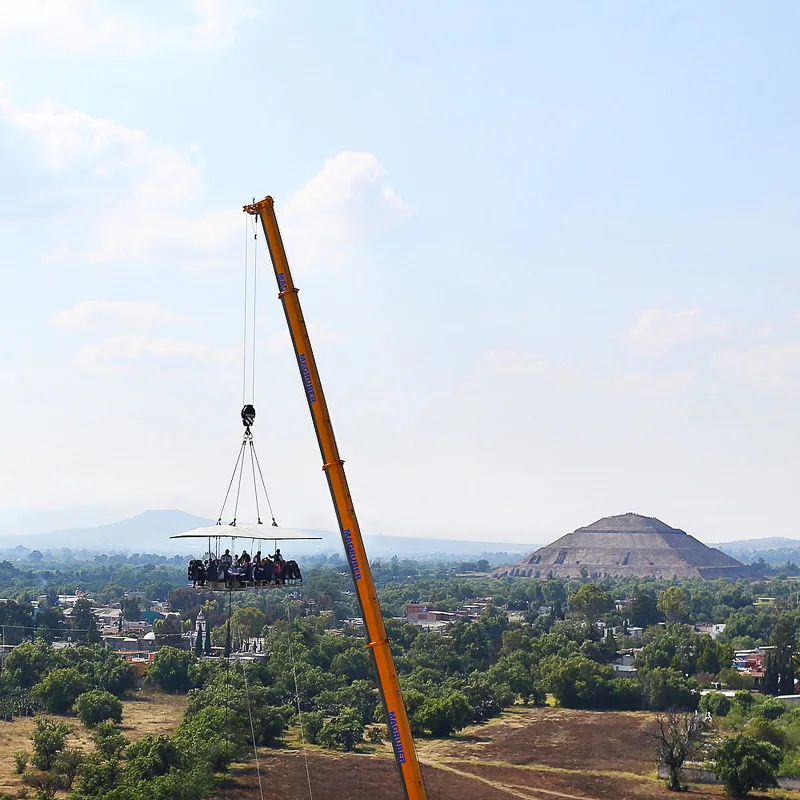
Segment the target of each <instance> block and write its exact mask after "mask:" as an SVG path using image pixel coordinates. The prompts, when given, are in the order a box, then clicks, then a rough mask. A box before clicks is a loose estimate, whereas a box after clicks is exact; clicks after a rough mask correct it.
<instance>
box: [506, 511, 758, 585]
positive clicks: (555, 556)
mask: <svg viewBox="0 0 800 800" xmlns="http://www.w3.org/2000/svg"><path fill="white" fill-rule="evenodd" d="M495 575H497V576H498V577H502V576H505V575H519V576H521V577H529V578H548V577H551V576H558V577H562V578H578V577H581V576H582V575H586V576H588V577H591V578H602V577H606V576H608V577H615V578H616V577H626V576H630V577H636V578H672V579H676V578H707V579H709V580H714V579H716V578H731V579H737V578H749V577H752V575H751V570H750V568H749V567H746V566H745V565H744V564H742V563H741V562H739V561H737V560H736V559H735V558H731V557H730V556H729V555H726V554H725V553H723V552H722V551H720V550H716V549H715V548H713V547H708V546H707V545H704V544H703V543H702V542H700V541H698V540H697V539H695V538H694V536H689V534H687V533H686V532H685V531H682V530H679V529H678V528H670V526H669V525H666V524H664V523H663V522H661V520H658V519H656V518H655V517H643V516H641V515H640V514H620V515H619V516H616V517H604V518H603V519H601V520H598V521H597V522H594V523H592V524H591V525H587V526H586V527H585V528H578V530H576V531H573V532H572V533H568V534H567V535H566V536H562V537H561V538H560V539H557V540H556V541H555V542H553V543H552V544H549V545H547V546H546V547H540V548H539V549H538V550H536V551H535V552H534V553H532V554H531V555H529V556H526V557H525V558H523V559H522V560H521V561H518V562H517V563H516V564H513V565H511V566H510V567H503V568H502V569H499V570H497V572H496V573H495Z"/></svg>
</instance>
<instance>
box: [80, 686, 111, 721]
mask: <svg viewBox="0 0 800 800" xmlns="http://www.w3.org/2000/svg"><path fill="white" fill-rule="evenodd" d="M75 713H76V714H77V715H78V719H80V721H81V722H82V723H83V724H84V725H85V726H86V727H87V728H94V727H95V726H96V725H97V724H99V723H100V722H105V721H106V720H111V721H113V722H116V723H120V722H122V703H121V702H120V701H119V699H118V698H116V697H114V695H113V694H111V692H106V691H104V690H103V689H92V691H90V692H84V693H83V694H82V695H81V696H80V697H78V699H77V700H76V701H75Z"/></svg>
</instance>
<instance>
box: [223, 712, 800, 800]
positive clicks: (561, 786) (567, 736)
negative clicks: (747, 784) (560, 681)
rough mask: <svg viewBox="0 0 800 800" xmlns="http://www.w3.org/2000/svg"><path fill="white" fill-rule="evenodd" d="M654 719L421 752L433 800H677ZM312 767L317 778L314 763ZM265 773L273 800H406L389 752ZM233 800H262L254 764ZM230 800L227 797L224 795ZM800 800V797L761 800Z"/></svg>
mask: <svg viewBox="0 0 800 800" xmlns="http://www.w3.org/2000/svg"><path fill="white" fill-rule="evenodd" d="M648 720H649V716H648V715H647V714H642V713H623V712H614V713H598V712H589V711H569V710H566V709H560V708H536V709H517V710H514V711H511V712H509V713H507V714H505V715H504V716H503V717H501V718H500V719H498V720H493V721H492V722H490V723H487V724H485V725H478V726H474V727H472V728H469V729H467V730H465V731H464V732H463V733H462V734H461V735H460V736H458V737H456V738H454V739H451V740H448V741H441V740H432V739H427V740H426V739H421V740H419V741H418V742H417V748H418V752H419V756H420V760H421V761H422V763H423V773H424V776H425V782H426V785H427V788H428V795H429V798H430V800H510V798H523V799H524V800H557V799H558V798H564V799H565V800H609V799H610V798H613V800H649V799H650V798H653V800H667V798H671V800H674V798H675V797H676V795H675V794H674V793H673V792H668V791H667V790H666V788H665V786H664V783H663V781H658V780H657V779H656V765H655V763H654V761H653V754H652V745H651V744H650V742H649V741H648V739H647V736H646V735H645V727H646V725H647V723H648ZM306 758H307V759H308V775H307V773H306V761H305V759H306ZM259 767H260V771H261V781H262V786H263V790H264V797H268V796H269V797H272V796H284V797H285V796H289V797H296V798H306V797H308V796H309V792H308V781H309V778H310V781H311V789H312V792H313V797H314V798H315V800H363V799H364V798H367V800H402V798H403V793H402V790H401V789H400V785H399V781H398V776H397V770H396V769H395V766H394V762H393V760H392V757H391V750H390V748H389V746H388V745H385V746H384V747H381V748H377V749H375V751H374V752H373V753H371V754H361V755H347V754H344V753H332V752H330V751H324V750H320V749H319V748H315V747H307V748H306V749H305V757H304V752H303V751H302V750H298V749H286V750H277V751H276V750H263V751H260V753H259ZM224 794H225V795H226V796H227V797H230V798H236V800H257V799H258V798H260V793H259V788H258V776H257V774H256V769H255V764H254V762H253V761H252V760H250V761H249V762H248V763H247V764H242V765H239V766H238V768H237V769H236V770H235V771H234V774H233V775H232V776H231V778H230V779H229V781H228V783H227V784H226V786H225V789H224ZM219 796H220V797H222V796H223V792H222V791H220V792H219ZM724 796H725V793H724V791H723V790H722V788H721V787H718V786H699V785H695V786H691V787H690V788H689V791H688V792H687V793H685V794H682V795H681V797H685V798H687V800H714V799H716V800H719V799H720V798H722V797H724ZM750 797H753V798H759V797H765V798H770V800H778V799H779V798H785V800H798V799H799V798H800V793H796V792H785V791H781V790H776V791H774V792H769V793H767V794H759V793H756V794H752V795H750Z"/></svg>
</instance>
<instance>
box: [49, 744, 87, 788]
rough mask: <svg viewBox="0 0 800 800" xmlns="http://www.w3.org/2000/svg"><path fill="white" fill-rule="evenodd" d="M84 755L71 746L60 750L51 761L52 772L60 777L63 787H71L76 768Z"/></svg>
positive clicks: (77, 768)
mask: <svg viewBox="0 0 800 800" xmlns="http://www.w3.org/2000/svg"><path fill="white" fill-rule="evenodd" d="M85 757H86V756H85V755H84V754H83V753H82V752H81V751H80V750H76V749H74V748H71V747H67V748H65V749H64V750H62V751H61V752H60V753H59V754H58V755H57V756H56V757H55V760H54V761H53V772H55V773H56V774H58V775H60V776H61V777H62V779H63V780H62V783H63V785H64V788H66V789H71V788H72V783H73V781H74V780H75V777H76V775H77V774H78V770H79V769H80V766H81V764H83V760H84V758H85Z"/></svg>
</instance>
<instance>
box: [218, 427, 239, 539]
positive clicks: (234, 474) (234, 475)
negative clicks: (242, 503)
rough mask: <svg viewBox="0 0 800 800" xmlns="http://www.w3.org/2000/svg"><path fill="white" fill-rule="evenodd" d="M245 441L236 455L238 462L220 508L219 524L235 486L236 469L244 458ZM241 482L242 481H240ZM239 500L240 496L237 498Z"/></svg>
mask: <svg viewBox="0 0 800 800" xmlns="http://www.w3.org/2000/svg"><path fill="white" fill-rule="evenodd" d="M244 447H245V443H244V441H242V445H241V447H240V448H239V455H238V456H236V463H235V464H234V466H233V474H232V475H231V480H230V483H229V484H228V491H227V492H225V499H224V500H223V501H222V508H221V509H220V510H219V517H217V525H222V515H223V514H224V513H225V506H226V505H227V504H228V496H229V495H230V493H231V487H232V486H233V481H234V478H235V477H236V470H237V469H238V468H239V460H240V459H241V458H242V454H243V453H244ZM240 483H241V481H240ZM237 502H238V498H237Z"/></svg>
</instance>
